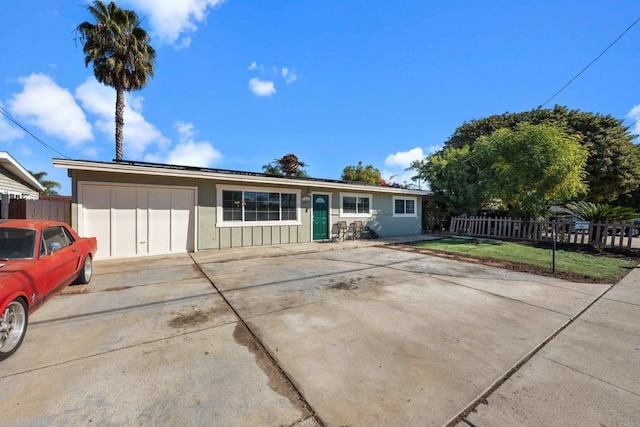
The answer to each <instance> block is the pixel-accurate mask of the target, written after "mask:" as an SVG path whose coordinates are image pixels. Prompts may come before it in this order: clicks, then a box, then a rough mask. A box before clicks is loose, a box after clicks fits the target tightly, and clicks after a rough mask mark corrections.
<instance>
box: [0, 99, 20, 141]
mask: <svg viewBox="0 0 640 427" xmlns="http://www.w3.org/2000/svg"><path fill="white" fill-rule="evenodd" d="M0 107H3V108H4V105H2V103H0ZM22 137H24V131H22V130H21V129H20V128H18V127H17V126H16V125H13V124H11V123H9V121H8V120H6V119H5V118H4V116H3V115H1V114H0V142H11V141H13V140H14V139H18V138H22Z"/></svg>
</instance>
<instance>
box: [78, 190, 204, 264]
mask: <svg viewBox="0 0 640 427" xmlns="http://www.w3.org/2000/svg"><path fill="white" fill-rule="evenodd" d="M195 214H196V188H195V187H181V186H154V185H138V184H129V185H127V184H110V183H95V182H79V183H78V231H79V233H80V235H84V236H96V238H97V239H98V253H97V255H96V258H98V259H101V258H102V259H103V258H120V257H130V256H144V255H161V254H171V253H184V252H192V251H194V250H195V245H194V242H195V233H196V220H195Z"/></svg>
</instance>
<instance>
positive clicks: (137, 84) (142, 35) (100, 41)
mask: <svg viewBox="0 0 640 427" xmlns="http://www.w3.org/2000/svg"><path fill="white" fill-rule="evenodd" d="M87 10H88V11H89V13H91V15H92V16H93V18H94V19H95V23H91V22H88V21H85V22H83V23H81V24H80V25H78V27H77V28H76V32H77V34H78V36H79V39H80V41H81V42H82V43H83V45H84V46H83V49H82V51H83V53H84V55H85V56H84V63H85V66H89V64H90V63H93V75H94V76H95V78H96V80H98V81H99V82H100V83H102V84H105V85H107V86H111V87H112V88H114V89H115V90H116V113H115V125H116V132H115V139H116V161H121V160H122V151H123V150H122V141H123V136H124V134H123V128H124V94H125V92H128V91H135V90H140V89H142V88H144V87H145V86H146V85H147V84H148V81H149V78H150V77H153V74H154V69H153V67H154V63H155V59H156V51H155V50H154V49H153V48H152V47H151V45H150V44H149V42H150V37H149V35H148V34H147V32H146V31H145V30H144V29H142V28H141V27H140V18H138V15H137V14H136V13H135V12H134V11H132V10H125V9H121V8H120V7H118V5H117V4H115V3H114V2H111V3H109V4H108V5H106V4H104V3H103V2H101V1H95V2H93V3H92V4H90V5H88V6H87Z"/></svg>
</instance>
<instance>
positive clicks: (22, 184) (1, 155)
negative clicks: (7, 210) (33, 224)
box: [0, 151, 44, 200]
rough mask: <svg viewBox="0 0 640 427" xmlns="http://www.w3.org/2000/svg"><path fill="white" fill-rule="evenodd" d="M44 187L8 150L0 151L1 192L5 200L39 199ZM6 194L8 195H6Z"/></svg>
mask: <svg viewBox="0 0 640 427" xmlns="http://www.w3.org/2000/svg"><path fill="white" fill-rule="evenodd" d="M41 191H44V187H43V186H42V185H41V184H40V182H38V180H37V179H35V178H34V177H33V175H31V174H30V173H29V172H28V171H27V170H26V169H25V168H23V167H22V166H21V165H20V163H18V162H17V161H16V160H15V159H14V158H13V157H11V155H10V154H9V153H7V152H6V151H0V194H2V195H3V200H4V199H6V198H7V197H8V198H9V199H38V198H39V196H40V192H41ZM4 195H6V196H4Z"/></svg>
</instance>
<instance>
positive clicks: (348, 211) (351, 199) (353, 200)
mask: <svg viewBox="0 0 640 427" xmlns="http://www.w3.org/2000/svg"><path fill="white" fill-rule="evenodd" d="M341 200H342V203H341V205H340V216H364V217H370V216H371V195H370V194H341Z"/></svg>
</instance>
